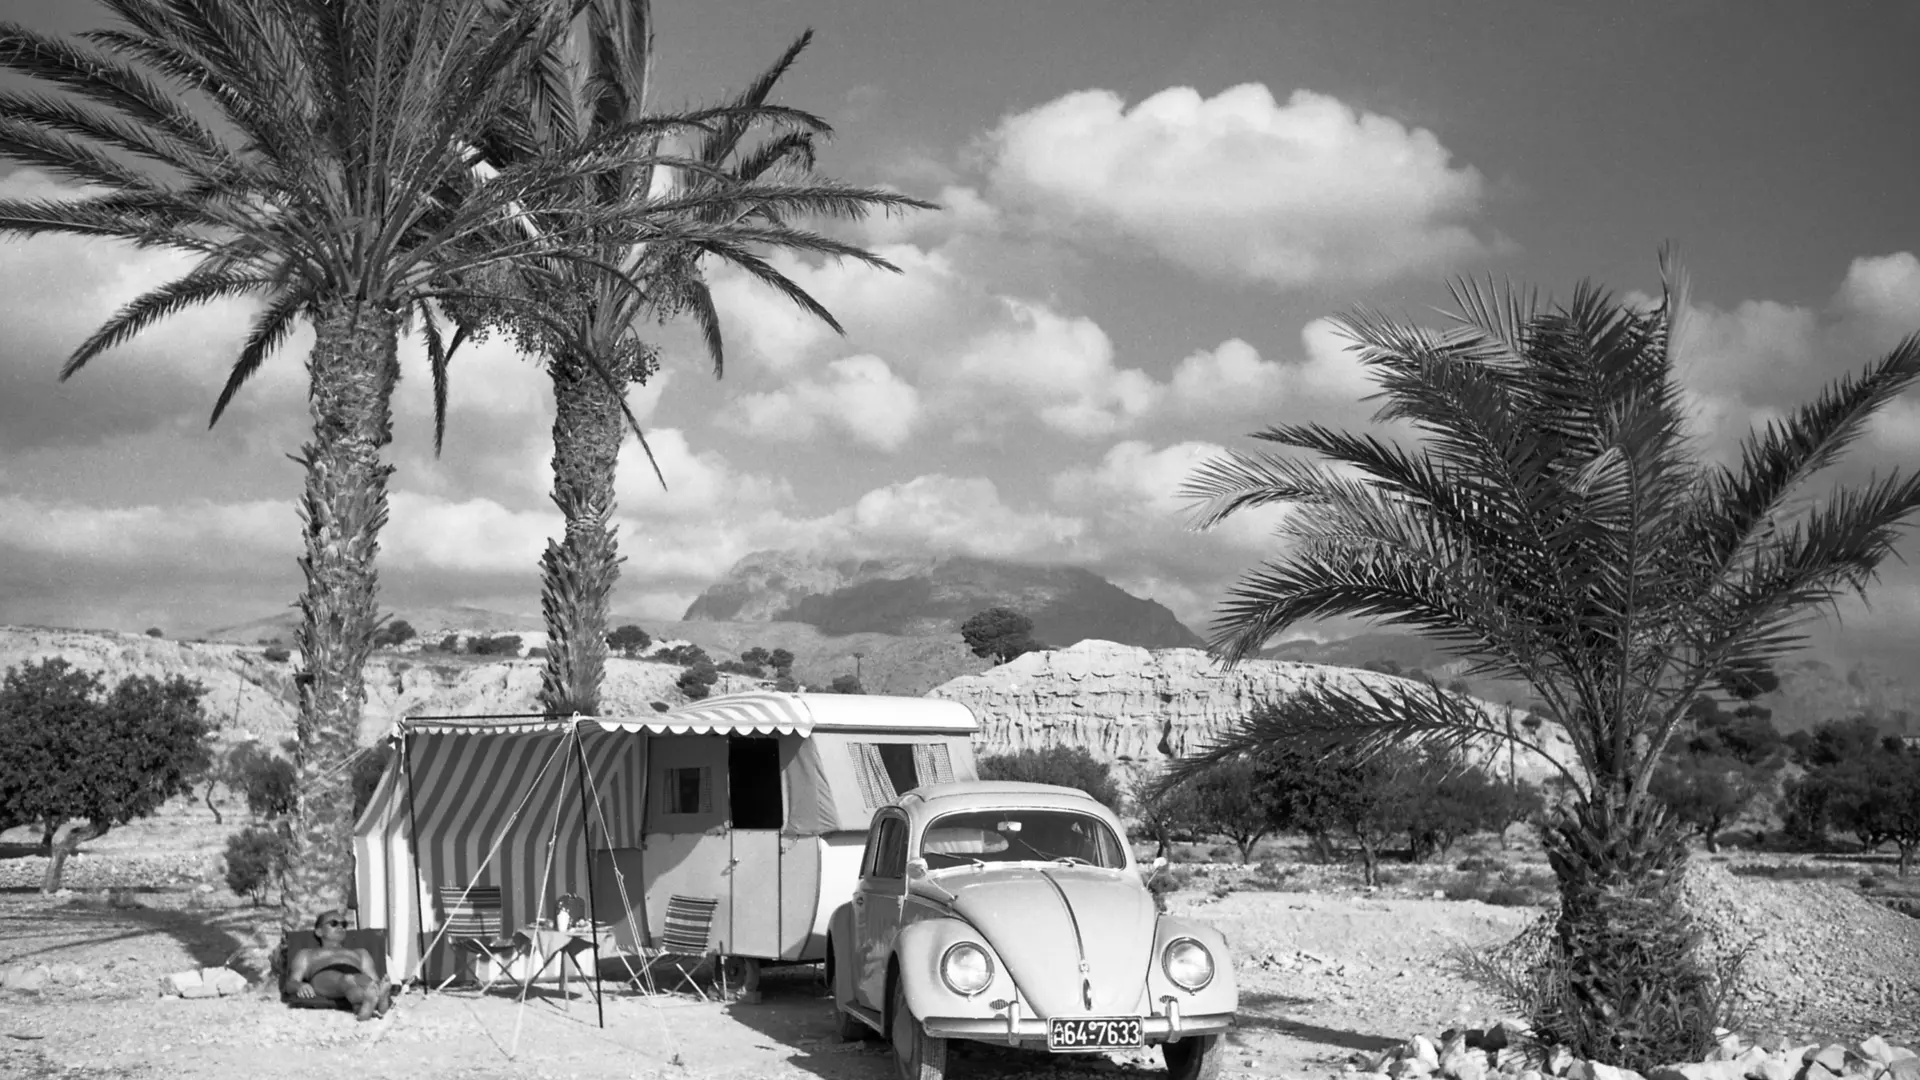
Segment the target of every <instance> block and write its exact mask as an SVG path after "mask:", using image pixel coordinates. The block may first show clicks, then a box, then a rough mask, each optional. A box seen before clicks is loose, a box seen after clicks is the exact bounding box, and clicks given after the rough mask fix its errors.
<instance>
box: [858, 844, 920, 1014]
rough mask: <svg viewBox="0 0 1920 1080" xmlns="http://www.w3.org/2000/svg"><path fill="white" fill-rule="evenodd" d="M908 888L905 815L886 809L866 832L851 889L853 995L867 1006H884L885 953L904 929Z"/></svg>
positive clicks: (885, 990)
mask: <svg viewBox="0 0 1920 1080" xmlns="http://www.w3.org/2000/svg"><path fill="white" fill-rule="evenodd" d="M906 891H907V819H906V815H905V814H902V813H900V812H899V811H898V810H882V811H881V812H880V813H879V815H877V816H876V817H875V818H874V820H873V828H872V830H871V831H870V832H868V834H867V850H866V855H865V857H864V858H863V859H862V860H861V864H860V884H859V885H858V887H856V888H855V889H854V892H853V926H854V933H853V939H854V947H855V949H856V950H857V954H858V955H857V960H858V963H859V974H858V975H857V976H856V981H855V983H854V997H855V999H856V1000H857V1001H859V1003H860V1004H862V1005H864V1006H866V1007H867V1008H869V1009H884V1008H885V1007H886V995H887V957H888V956H890V955H892V953H893V939H894V935H896V934H898V933H899V932H900V911H901V908H902V906H903V905H904V902H905V898H906Z"/></svg>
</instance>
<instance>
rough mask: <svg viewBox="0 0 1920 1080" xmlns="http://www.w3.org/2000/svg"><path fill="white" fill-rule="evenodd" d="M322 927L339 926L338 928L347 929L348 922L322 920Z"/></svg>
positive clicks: (342, 920)
mask: <svg viewBox="0 0 1920 1080" xmlns="http://www.w3.org/2000/svg"><path fill="white" fill-rule="evenodd" d="M320 925H321V926H338V927H342V928H345V927H346V925H347V920H345V919H322V920H320Z"/></svg>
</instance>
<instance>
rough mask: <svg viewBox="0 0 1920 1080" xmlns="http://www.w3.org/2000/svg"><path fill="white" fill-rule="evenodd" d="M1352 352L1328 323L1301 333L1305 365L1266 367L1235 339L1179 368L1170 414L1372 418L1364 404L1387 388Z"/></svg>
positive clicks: (1257, 355)
mask: <svg viewBox="0 0 1920 1080" xmlns="http://www.w3.org/2000/svg"><path fill="white" fill-rule="evenodd" d="M1347 345H1348V342H1347V340H1346V338H1344V337H1342V336H1341V335H1340V332H1339V330H1338V328H1337V327H1335V325H1334V324H1333V322H1332V321H1331V320H1328V319H1314V320H1313V321H1311V322H1309V323H1307V325H1306V326H1304V327H1303V328H1301V331H1300V358H1299V359H1298V360H1293V361H1287V362H1283V361H1277V360H1266V359H1262V358H1261V356H1260V353H1259V350H1257V349H1255V348H1254V347H1253V346H1252V345H1249V344H1247V343H1246V342H1245V341H1242V340H1240V339H1239V338H1230V339H1228V340H1226V341H1223V342H1221V343H1220V344H1219V345H1217V346H1215V347H1214V348H1212V349H1202V350H1200V351H1198V352H1195V353H1192V354H1190V355H1188V356H1187V357H1186V358H1185V359H1183V360H1181V361H1180V363H1179V364H1178V365H1176V366H1175V367H1174V369H1173V375H1172V377H1171V378H1170V379H1169V380H1168V387H1167V389H1168V405H1169V408H1170V410H1171V411H1173V412H1174V413H1176V414H1178V415H1183V416H1189V417H1208V418H1218V417H1221V416H1232V415H1258V414H1266V413H1271V412H1273V411H1275V410H1278V411H1280V412H1281V413H1283V414H1285V417H1286V418H1287V419H1291V420H1305V419H1315V420H1321V421H1326V420H1329V419H1330V417H1339V418H1349V417H1347V416H1343V414H1351V416H1350V418H1351V419H1359V417H1360V415H1361V414H1363V413H1365V412H1366V411H1367V409H1366V407H1365V406H1362V405H1361V401H1362V399H1363V398H1366V397H1369V396H1371V395H1372V394H1374V393H1376V392H1378V390H1379V389H1380V388H1379V386H1378V384H1376V383H1375V382H1374V381H1373V378H1372V376H1370V375H1369V374H1367V370H1366V368H1365V367H1364V366H1362V365H1361V363H1360V361H1359V359H1358V358H1357V357H1356V356H1355V355H1354V354H1353V353H1352V352H1351V351H1349V350H1348V348H1347ZM1309 409H1311V410H1312V413H1311V415H1309V414H1308V413H1307V411H1306V410H1309ZM1329 410H1332V412H1331V413H1329Z"/></svg>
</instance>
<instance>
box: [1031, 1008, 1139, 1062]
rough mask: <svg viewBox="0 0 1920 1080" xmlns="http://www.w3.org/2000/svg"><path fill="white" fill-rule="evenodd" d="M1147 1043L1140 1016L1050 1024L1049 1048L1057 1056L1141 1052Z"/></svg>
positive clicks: (1060, 1020) (1096, 1018)
mask: <svg viewBox="0 0 1920 1080" xmlns="http://www.w3.org/2000/svg"><path fill="white" fill-rule="evenodd" d="M1145 1044H1146V1040H1145V1039H1144V1038H1143V1037H1142V1033H1141V1029H1140V1018H1139V1017H1137V1016H1078V1017H1072V1018H1061V1019H1054V1020H1048V1021H1047V1049H1048V1050H1051V1051H1053V1052H1054V1053H1057V1054H1070V1053H1077V1052H1079V1051H1083V1050H1086V1051H1092V1050H1138V1049H1139V1048H1140V1047H1142V1046H1144V1045H1145Z"/></svg>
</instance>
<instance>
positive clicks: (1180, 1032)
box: [920, 1012, 1233, 1053]
mask: <svg viewBox="0 0 1920 1080" xmlns="http://www.w3.org/2000/svg"><path fill="white" fill-rule="evenodd" d="M920 1023H921V1026H922V1027H924V1028H926V1030H927V1034H928V1035H931V1036H933V1037H934V1038H937V1039H975V1040H978V1041H980V1042H997V1043H1005V1044H1006V1045H1008V1046H1026V1047H1033V1046H1038V1047H1040V1048H1041V1049H1045V1048H1046V1045H1047V1021H1046V1020H1045V1018H1042V1017H1019V1016H1017V1015H1013V1016H1010V1015H1007V1014H1006V1013H1004V1012H1003V1013H1002V1014H1001V1015H999V1016H982V1017H971V1016H967V1017H959V1016H948V1017H941V1016H933V1017H928V1018H927V1019H925V1020H922V1021H921V1022H920ZM1232 1026H1233V1014H1232V1013H1220V1014H1217V1015H1210V1016H1209V1015H1201V1016H1181V1015H1179V1014H1177V1013H1176V1014H1174V1015H1172V1016H1148V1017H1144V1018H1143V1019H1142V1020H1141V1021H1140V1029H1141V1033H1142V1034H1143V1035H1144V1036H1145V1039H1146V1042H1147V1044H1148V1045H1149V1046H1151V1045H1155V1044H1158V1043H1164V1042H1172V1041H1174V1040H1176V1039H1183V1038H1186V1037H1187V1036H1189V1035H1218V1034H1220V1033H1221V1032H1224V1031H1226V1030H1227V1029H1228V1028H1230V1027H1232ZM1063 1052H1067V1053H1072V1052H1075V1051H1063Z"/></svg>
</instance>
